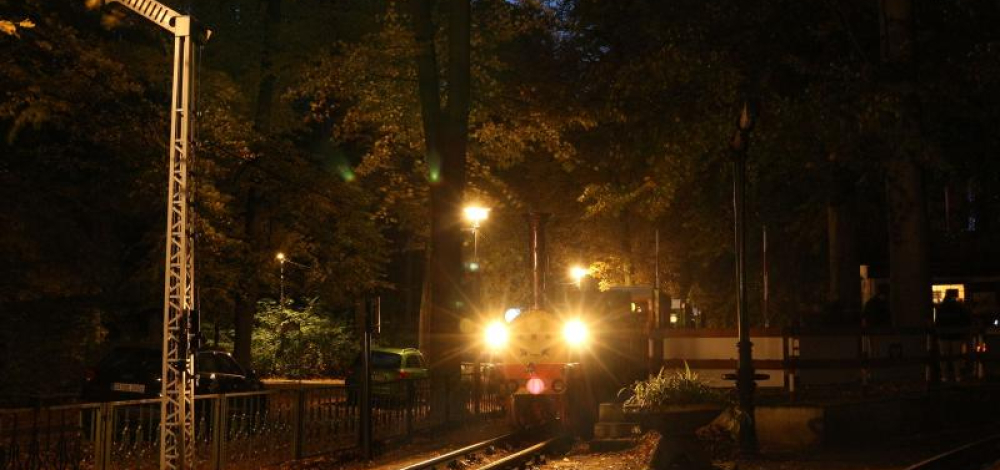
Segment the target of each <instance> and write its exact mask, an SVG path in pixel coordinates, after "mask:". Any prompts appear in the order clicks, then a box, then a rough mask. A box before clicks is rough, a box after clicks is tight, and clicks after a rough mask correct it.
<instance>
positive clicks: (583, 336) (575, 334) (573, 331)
mask: <svg viewBox="0 0 1000 470" xmlns="http://www.w3.org/2000/svg"><path fill="white" fill-rule="evenodd" d="M587 336H588V333H587V325H584V324H583V322H582V321H580V320H570V321H569V322H567V323H566V326H564V327H563V337H564V338H565V339H566V342H567V343H569V345H570V346H582V345H584V344H586V342H587Z"/></svg>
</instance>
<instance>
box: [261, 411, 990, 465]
mask: <svg viewBox="0 0 1000 470" xmlns="http://www.w3.org/2000/svg"><path fill="white" fill-rule="evenodd" d="M507 432H509V429H508V428H507V426H506V425H505V424H504V423H503V422H502V421H497V422H488V423H479V424H474V425H466V426H464V427H461V428H456V429H452V430H444V431H439V432H437V433H434V434H433V435H423V436H416V437H414V438H412V439H411V440H410V441H408V442H403V443H395V444H390V445H389V448H387V449H382V450H381V452H380V455H379V456H378V457H377V458H376V459H375V460H374V461H373V462H368V463H365V462H360V461H358V460H357V456H336V457H334V456H331V457H321V458H316V459H310V460H303V461H298V462H289V463H285V464H283V465H282V466H281V467H280V470H397V469H400V468H403V467H406V466H407V465H410V464H413V463H416V462H420V461H423V460H427V459H429V458H432V457H434V456H437V455H441V454H443V453H445V452H449V451H451V450H454V449H458V448H460V447H464V446H466V445H469V444H474V443H476V442H480V441H483V440H485V439H489V438H491V437H496V436H499V435H502V434H505V433H507ZM995 432H997V430H996V429H969V430H964V431H958V432H952V433H949V434H944V435H936V436H916V437H912V438H908V439H899V440H889V441H886V442H883V443H879V445H876V444H875V443H873V444H872V445H871V446H861V447H842V448H833V449H821V450H816V451H814V452H803V453H788V452H775V451H768V450H767V449H765V450H764V451H763V452H762V454H761V455H760V456H758V457H756V458H753V459H739V460H732V459H720V460H717V461H716V462H715V466H716V467H717V468H719V469H721V470H737V469H739V470H900V469H904V468H906V467H908V466H910V465H912V464H914V463H917V462H920V461H922V460H924V459H927V458H929V457H931V456H933V455H937V454H939V453H941V452H944V451H946V450H949V449H952V448H955V447H958V446H959V445H961V444H963V443H966V442H970V441H972V440H975V439H978V438H981V437H984V436H985V435H987V434H992V433H995ZM655 442H656V437H655V435H653V434H650V433H647V434H644V435H643V436H641V437H640V438H638V439H636V441H635V445H633V446H631V447H628V448H625V449H622V450H616V451H604V452H596V451H591V450H590V446H589V445H588V443H587V442H583V441H578V442H576V443H575V444H573V445H572V447H570V448H569V449H568V451H565V453H561V454H559V455H553V456H550V457H549V459H548V461H547V463H546V464H545V465H543V466H541V467H537V468H538V469H539V470H646V468H647V467H646V465H647V462H648V461H649V456H650V454H651V453H652V451H653V448H654V446H655ZM509 452H510V449H505V448H498V449H496V452H495V453H493V454H491V455H483V456H481V457H482V458H483V459H484V460H483V461H482V462H479V463H484V462H488V461H492V460H496V459H499V458H501V457H503V456H505V455H507V454H508V453H509Z"/></svg>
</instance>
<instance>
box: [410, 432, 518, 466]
mask: <svg viewBox="0 0 1000 470" xmlns="http://www.w3.org/2000/svg"><path fill="white" fill-rule="evenodd" d="M512 437H514V434H504V435H502V436H498V437H494V438H492V439H487V440H485V441H482V442H479V443H476V444H472V445H470V446H466V447H463V448H461V449H458V450H454V451H451V452H448V453H447V454H442V455H439V456H437V457H434V458H432V459H429V460H425V461H423V462H418V463H415V464H413V465H410V466H407V467H403V468H401V469H400V470H424V469H432V468H435V467H437V466H438V465H441V464H445V463H448V462H452V461H455V460H458V459H460V458H462V457H464V456H466V455H468V454H471V453H473V452H476V451H479V450H482V449H485V448H487V447H489V446H491V445H493V444H496V443H498V442H501V441H505V440H507V439H510V438H512Z"/></svg>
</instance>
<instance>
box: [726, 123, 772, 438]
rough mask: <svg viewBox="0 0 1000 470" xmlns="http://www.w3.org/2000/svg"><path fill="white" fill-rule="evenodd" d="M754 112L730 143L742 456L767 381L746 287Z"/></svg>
mask: <svg viewBox="0 0 1000 470" xmlns="http://www.w3.org/2000/svg"><path fill="white" fill-rule="evenodd" d="M753 120H754V115H753V110H752V109H751V108H750V105H749V104H748V103H744V104H743V109H742V110H741V112H740V117H739V120H738V121H737V123H736V132H735V133H734V134H733V138H732V140H730V142H729V147H730V151H731V153H732V159H733V212H734V214H735V219H736V220H735V224H734V226H735V227H734V228H735V230H734V232H735V234H734V235H735V239H736V240H735V242H736V243H735V245H736V281H737V291H736V299H737V301H736V320H737V322H736V325H737V331H738V335H739V341H738V342H737V343H736V349H737V352H738V356H739V360H738V361H737V364H738V366H737V370H736V374H735V379H736V390H737V392H738V394H739V408H740V412H741V413H740V417H741V419H742V422H741V423H740V430H739V447H740V452H741V453H743V454H755V453H757V430H756V418H755V416H754V397H753V395H754V389H755V388H757V383H756V379H757V378H765V377H766V376H764V375H759V376H758V374H756V373H755V372H754V369H753V343H751V342H750V318H749V315H748V312H747V287H746V244H747V240H746V212H747V207H746V184H747V183H746V173H747V150H748V148H749V147H750V131H751V130H752V129H753V125H754V121H753Z"/></svg>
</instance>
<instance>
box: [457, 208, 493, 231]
mask: <svg viewBox="0 0 1000 470" xmlns="http://www.w3.org/2000/svg"><path fill="white" fill-rule="evenodd" d="M462 212H463V213H464V214H465V218H466V219H467V220H468V221H469V222H472V226H473V227H479V224H480V223H481V222H482V221H484V220H486V218H487V217H489V215H490V210H489V209H487V208H485V207H479V206H469V207H466V208H465V209H464V210H463V211H462Z"/></svg>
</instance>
